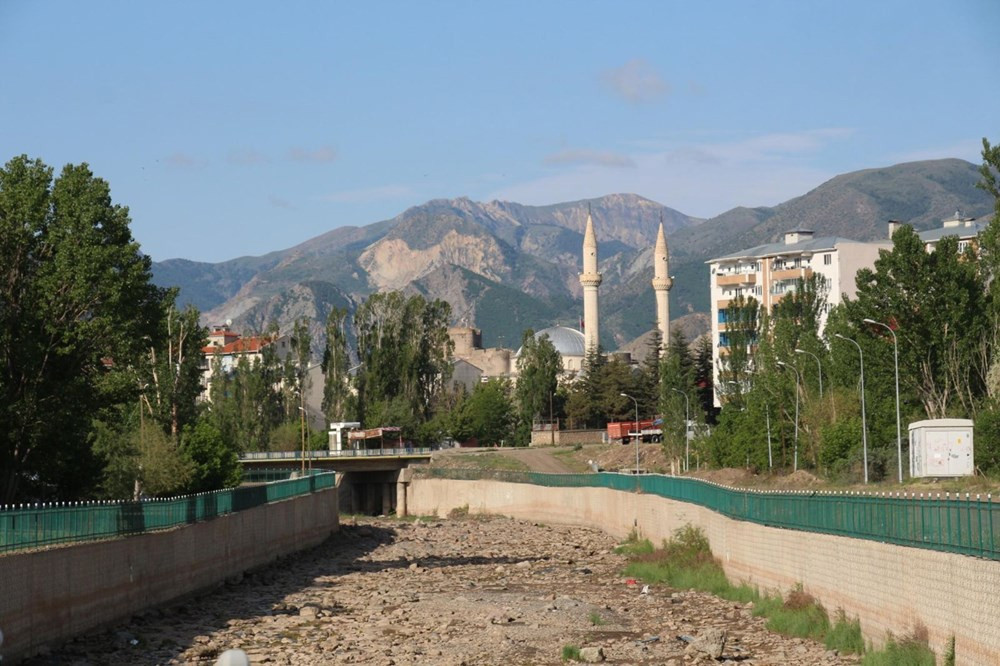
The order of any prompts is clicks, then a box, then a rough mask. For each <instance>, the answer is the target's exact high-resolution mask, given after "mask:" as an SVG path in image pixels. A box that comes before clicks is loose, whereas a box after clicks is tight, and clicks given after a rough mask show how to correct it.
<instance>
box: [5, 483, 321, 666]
mask: <svg viewBox="0 0 1000 666" xmlns="http://www.w3.org/2000/svg"><path fill="white" fill-rule="evenodd" d="M338 516H339V514H338V507H337V489H336V488H328V489H325V490H321V491H318V492H315V493H312V494H310V495H303V496H300V497H295V498H291V499H288V500H285V501H282V502H276V503H274V504H266V505H263V506H259V507H255V508H253V509H247V510H245V511H239V512H237V513H233V514H228V515H225V516H220V517H218V518H214V519H212V520H208V521H205V522H202V523H196V524H194V525H188V526H185V527H179V528H176V529H172V530H168V531H164V532H154V533H151V534H142V535H137V536H131V537H126V538H122V539H113V540H108V541H98V542H91V543H81V544H74V545H69V546H63V547H57V548H50V549H47V550H42V551H33V552H24V553H12V554H9V555H0V631H2V632H3V645H2V647H0V661H2V662H3V663H4V664H7V663H11V662H13V661H16V660H17V659H18V658H21V657H25V656H28V655H31V654H33V653H35V652H37V650H38V649H39V648H40V647H41V646H43V645H52V646H55V645H56V644H58V643H60V642H62V641H64V640H66V639H68V638H70V637H72V636H76V635H78V634H82V633H84V632H86V631H88V630H91V629H93V628H95V627H100V626H102V625H107V624H110V623H113V622H116V621H120V620H122V619H123V618H127V617H129V616H130V615H132V614H134V613H136V612H139V611H142V610H144V609H146V608H150V607H153V606H156V605H158V604H162V603H165V602H168V601H170V600H172V599H176V598H178V597H182V596H184V595H187V594H191V593H193V592H196V591H198V590H203V589H205V588H209V587H211V586H213V585H216V584H219V583H221V582H223V581H224V580H225V579H226V578H228V577H230V576H233V575H236V574H239V573H241V572H243V571H246V570H248V569H252V568H254V567H257V566H260V565H263V564H266V563H268V562H271V561H273V560H275V559H276V558H279V557H281V556H283V555H288V554H290V553H294V552H296V551H299V550H302V549H304V548H309V547H311V546H315V545H317V544H319V543H321V542H323V541H324V540H325V539H326V538H327V537H329V536H330V534H332V533H333V532H335V531H337V529H338V528H339V517H338ZM4 657H6V660H4V659H3V658H4Z"/></svg>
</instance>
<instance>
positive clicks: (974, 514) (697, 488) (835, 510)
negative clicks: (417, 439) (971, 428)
mask: <svg viewBox="0 0 1000 666" xmlns="http://www.w3.org/2000/svg"><path fill="white" fill-rule="evenodd" d="M418 474H420V475H428V476H432V477H438V478H448V479H459V480H484V479H492V480H496V481H506V482H511V483H530V484H534V485H539V486H549V487H591V488H610V489H613V490H621V491H628V492H642V493H647V494H650V495H657V496H659V497H664V498H667V499H672V500H677V501H681V502H689V503H691V504H697V505H699V506H703V507H706V508H708V509H711V510H713V511H716V512H718V513H721V514H722V515H725V516H727V517H729V518H733V519H735V520H745V521H748V522H752V523H757V524H759V525H767V526H771V527H782V528H785V529H793V530H801V531H806V532H819V533H823V534H834V535H838V536H845V537H851V538H855V539H868V540H871V541H881V542H884V543H893V544H897V545H901V546H911V547H915V548H928V549H932V550H939V551H944V552H950V553H959V554H962V555H971V556H975V557H982V558H986V559H992V560H1000V503H997V502H994V501H993V497H992V495H990V494H987V495H972V494H969V493H965V494H964V495H960V494H957V493H951V494H949V493H935V494H933V495H931V494H929V493H862V492H855V491H811V490H788V491H762V490H748V489H741V488H729V487H726V486H720V485H717V484H714V483H711V482H707V481H702V480H700V479H691V478H683V477H671V476H663V475H660V474H640V475H632V474H614V473H608V472H602V473H599V474H542V473H540V472H512V471H500V470H496V471H490V470H472V469H444V468H437V469H427V470H420V471H419V472H418Z"/></svg>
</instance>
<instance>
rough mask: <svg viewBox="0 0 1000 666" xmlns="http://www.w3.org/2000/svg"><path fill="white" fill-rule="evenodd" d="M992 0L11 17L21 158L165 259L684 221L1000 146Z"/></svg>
mask: <svg viewBox="0 0 1000 666" xmlns="http://www.w3.org/2000/svg"><path fill="white" fill-rule="evenodd" d="M997 26H1000V2H998V1H997V0H942V1H940V2H932V1H929V0H903V1H894V0H879V1H872V0H864V1H853V0H836V1H822V0H809V1H802V0H788V1H767V0H762V1H755V2H744V1H732V2H730V1H725V0H713V1H705V2H700V1H694V0H689V1H688V2H677V1H670V0H662V1H658V2H638V1H631V0H622V1H620V2H610V1H608V2H597V1H594V0H566V1H559V0H551V1H529V2H517V1H512V0H504V1H503V2H458V1H452V2H445V1H435V0H427V1H424V2H402V1H400V2H333V1H330V2H304V1H303V2H289V3H277V2H273V1H272V2H256V1H254V0H242V1H240V2H229V1H222V0H220V1H212V2H204V1H203V0H200V1H198V2H187V1H179V0H172V1H171V2H127V1H125V0H121V1H117V2H112V1H109V0H92V1H91V2H78V1H76V0H72V1H56V0H0V71H2V72H3V75H2V76H0V162H6V161H7V160H8V159H10V158H11V157H14V156H16V155H20V154H22V153H24V154H27V155H29V156H31V157H35V158H39V159H41V160H43V161H44V162H45V163H47V164H49V165H50V166H53V167H55V168H56V170H57V171H58V169H60V168H61V167H62V166H63V165H65V164H67V163H73V164H78V163H81V162H87V163H88V164H90V166H91V168H92V170H93V171H94V173H95V174H96V175H97V176H99V177H101V178H104V179H105V180H107V181H108V182H109V183H110V185H111V192H112V198H113V200H114V201H115V202H116V203H120V204H122V205H126V206H128V207H129V209H130V213H131V217H132V233H133V235H134V236H135V238H136V239H137V240H138V241H139V243H140V244H141V247H142V250H143V251H144V252H146V253H147V254H149V255H150V256H151V257H152V258H153V259H154V260H156V261H161V260H164V259H169V258H176V257H180V258H185V259H192V260H197V261H208V262H217V261H223V260H227V259H232V258H235V257H239V256H245V255H260V254H265V253H267V252H270V251H274V250H281V249H285V248H289V247H292V246H294V245H296V244H298V243H301V242H303V241H306V240H308V239H310V238H313V237H315V236H318V235H320V234H322V233H325V232H327V231H330V230H331V229H334V228H336V227H340V226H343V225H366V224H370V223H373V222H377V221H380V220H384V219H389V218H392V217H394V216H396V215H398V214H399V213H401V212H402V211H404V210H405V209H407V208H409V207H411V206H416V205H420V204H421V203H424V202H426V201H428V200H431V199H440V198H455V197H460V196H467V197H469V198H471V199H473V200H476V201H490V200H494V199H500V200H507V201H516V202H519V203H523V204H536V205H544V204H551V203H558V202H563V201H574V200H579V199H584V198H591V197H599V196H602V195H605V194H611V193H616V192H633V193H636V194H640V195H642V196H644V197H648V198H650V199H653V200H655V201H658V202H660V203H662V204H664V205H667V206H669V207H671V208H674V209H677V210H679V211H681V212H682V213H685V214H687V215H692V216H696V217H705V218H707V217H712V216H714V215H718V214H720V213H722V212H724V211H726V210H729V209H730V208H733V207H735V206H773V205H776V204H779V203H781V202H783V201H786V200H788V199H790V198H792V197H795V196H798V195H801V194H805V193H806V192H807V191H809V190H810V189H812V188H814V187H816V186H818V185H820V184H821V183H823V182H824V181H826V180H828V179H829V178H832V177H834V176H836V175H838V174H841V173H846V172H849V171H855V170H858V169H866V168H875V167H882V166H888V165H892V164H898V163H900V162H907V161H912V160H921V159H936V158H944V157H957V158H961V159H965V160H968V161H970V162H973V163H976V164H978V163H979V162H981V157H980V151H981V147H982V138H983V137H986V138H989V139H990V141H991V142H993V143H996V142H998V141H1000V122H998V118H1000V115H998V109H1000V68H998V67H997V63H1000V40H998V39H997V33H996V28H997Z"/></svg>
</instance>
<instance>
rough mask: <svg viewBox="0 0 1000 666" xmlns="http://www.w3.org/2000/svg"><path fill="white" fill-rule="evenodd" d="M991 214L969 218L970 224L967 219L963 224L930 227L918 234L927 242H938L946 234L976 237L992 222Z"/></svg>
mask: <svg viewBox="0 0 1000 666" xmlns="http://www.w3.org/2000/svg"><path fill="white" fill-rule="evenodd" d="M991 217H992V216H991V215H984V216H983V217H980V218H978V219H975V220H969V225H968V226H966V225H965V221H964V220H963V222H962V223H961V224H957V225H955V226H953V227H944V226H942V227H938V228H937V229H928V230H927V231H921V232H920V233H918V234H917V236H919V237H920V240H922V241H923V242H925V243H936V242H937V241H939V240H941V239H942V238H944V237H945V236H958V237H959V238H975V237H976V236H978V235H979V234H980V233H982V232H983V231H984V230H985V229H986V227H987V225H989V223H990V218H991Z"/></svg>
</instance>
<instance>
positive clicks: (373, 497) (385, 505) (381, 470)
mask: <svg viewBox="0 0 1000 666" xmlns="http://www.w3.org/2000/svg"><path fill="white" fill-rule="evenodd" d="M431 451H432V449H430V448H415V447H410V448H392V447H387V448H378V449H343V450H339V451H325V450H324V451H304V452H303V451H261V452H251V453H245V454H243V455H241V456H240V462H241V463H242V464H243V466H244V467H245V468H248V469H268V468H279V467H280V468H284V469H288V468H289V467H292V468H299V469H300V470H302V471H307V470H314V469H324V470H333V471H335V472H337V488H338V489H339V498H340V509H341V511H343V512H345V513H364V514H369V515H376V516H377V515H379V514H388V513H391V512H394V511H397V501H399V500H400V499H402V501H404V502H405V497H406V493H405V490H404V486H403V484H405V483H406V482H407V478H406V476H405V475H404V473H403V470H405V469H406V468H408V467H409V466H410V465H424V464H427V463H429V462H430V460H431ZM399 513H402V512H401V511H400V512H399Z"/></svg>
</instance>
